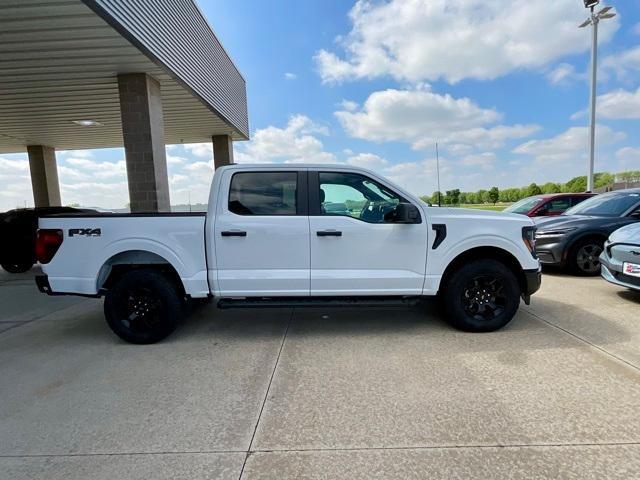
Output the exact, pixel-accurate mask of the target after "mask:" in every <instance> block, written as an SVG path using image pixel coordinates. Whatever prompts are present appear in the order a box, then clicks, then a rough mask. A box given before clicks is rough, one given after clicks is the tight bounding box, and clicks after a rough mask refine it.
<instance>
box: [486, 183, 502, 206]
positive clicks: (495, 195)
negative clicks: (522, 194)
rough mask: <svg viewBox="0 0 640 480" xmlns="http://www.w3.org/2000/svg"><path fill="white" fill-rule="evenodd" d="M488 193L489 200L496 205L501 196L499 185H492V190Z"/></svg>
mask: <svg viewBox="0 0 640 480" xmlns="http://www.w3.org/2000/svg"><path fill="white" fill-rule="evenodd" d="M487 195H488V197H489V201H490V202H491V203H493V204H494V205H495V204H496V202H497V201H498V199H499V198H500V190H498V187H491V190H489V192H488V193H487Z"/></svg>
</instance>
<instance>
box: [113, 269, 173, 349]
mask: <svg viewBox="0 0 640 480" xmlns="http://www.w3.org/2000/svg"><path fill="white" fill-rule="evenodd" d="M104 315H105V318H106V320H107V324H108V325H109V327H110V328H111V330H112V331H113V333H115V334H116V335H118V336H119V337H120V338H121V339H123V340H125V341H126V342H129V343H136V344H149V343H156V342H159V341H160V340H163V339H164V338H166V337H167V336H168V335H169V334H170V333H171V332H173V331H174V330H175V329H176V327H177V326H178V324H179V323H180V321H181V320H182V316H183V309H182V300H181V296H180V295H179V294H178V289H177V288H176V285H175V283H174V282H172V281H171V280H170V279H169V278H167V277H166V276H165V275H163V274H162V273H160V272H157V271H155V270H132V271H130V272H128V273H126V274H124V275H123V276H122V277H121V278H120V280H119V281H118V282H117V283H116V284H115V285H114V286H113V287H112V288H111V289H109V291H108V292H107V295H106V297H105V301H104Z"/></svg>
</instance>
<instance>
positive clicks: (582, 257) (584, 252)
mask: <svg viewBox="0 0 640 480" xmlns="http://www.w3.org/2000/svg"><path fill="white" fill-rule="evenodd" d="M601 253H602V246H601V245H598V244H596V243H587V244H585V245H582V246H581V247H580V248H579V249H578V251H577V252H576V265H577V267H578V268H579V269H580V270H581V271H582V272H584V273H586V274H588V275H595V274H597V273H599V272H600V258H599V257H600V254H601Z"/></svg>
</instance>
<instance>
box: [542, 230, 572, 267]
mask: <svg viewBox="0 0 640 480" xmlns="http://www.w3.org/2000/svg"><path fill="white" fill-rule="evenodd" d="M566 245H567V241H566V238H565V237H564V236H552V237H544V236H536V253H537V254H538V258H539V259H540V263H542V264H543V265H564V263H565V261H566V256H565V250H566V248H565V247H566Z"/></svg>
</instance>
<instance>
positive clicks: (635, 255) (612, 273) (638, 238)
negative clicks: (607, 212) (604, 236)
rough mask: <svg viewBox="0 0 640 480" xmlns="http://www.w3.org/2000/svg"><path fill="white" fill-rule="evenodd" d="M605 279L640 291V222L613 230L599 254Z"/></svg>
mask: <svg viewBox="0 0 640 480" xmlns="http://www.w3.org/2000/svg"><path fill="white" fill-rule="evenodd" d="M600 265H602V269H601V271H600V274H601V275H602V278H604V279H605V280H606V281H608V282H611V283H615V284H616V285H620V286H621V287H627V288H629V289H631V290H636V291H640V222H639V223H633V224H631V225H627V226H626V227H622V228H619V229H618V230H616V231H615V232H613V233H612V234H611V235H610V236H609V239H608V240H607V241H606V242H605V243H604V249H603V250H602V253H601V254H600Z"/></svg>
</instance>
